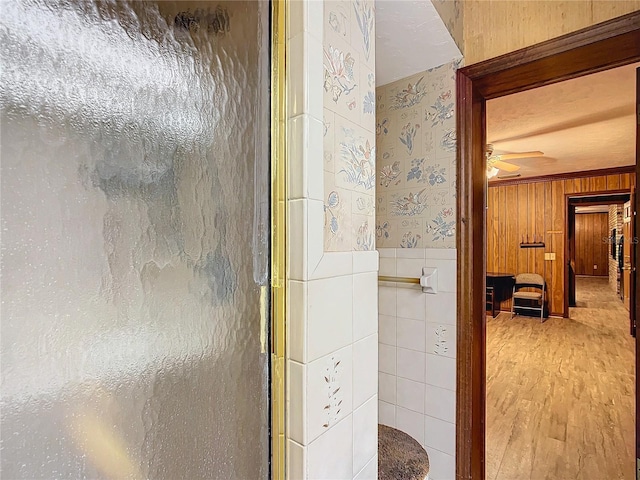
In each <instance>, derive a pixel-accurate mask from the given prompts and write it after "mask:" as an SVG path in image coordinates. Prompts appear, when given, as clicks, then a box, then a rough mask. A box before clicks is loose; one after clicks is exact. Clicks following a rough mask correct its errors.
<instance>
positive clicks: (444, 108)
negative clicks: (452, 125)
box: [425, 90, 454, 127]
mask: <svg viewBox="0 0 640 480" xmlns="http://www.w3.org/2000/svg"><path fill="white" fill-rule="evenodd" d="M450 100H451V90H449V91H447V92H443V93H442V94H440V95H439V96H438V98H437V99H436V102H435V103H434V104H433V105H431V107H429V108H430V110H427V112H426V114H425V120H426V121H430V122H432V124H431V126H432V127H435V126H436V125H442V124H443V123H444V122H445V121H446V120H448V119H450V118H453V115H454V108H453V106H454V102H453V101H450Z"/></svg>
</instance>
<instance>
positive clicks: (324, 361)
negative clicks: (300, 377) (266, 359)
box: [301, 345, 353, 445]
mask: <svg viewBox="0 0 640 480" xmlns="http://www.w3.org/2000/svg"><path fill="white" fill-rule="evenodd" d="M306 372H307V377H306V380H305V383H306V387H307V395H306V412H305V418H306V437H305V438H304V440H303V441H302V442H301V443H302V444H303V445H308V444H309V443H310V442H312V441H313V440H314V439H316V438H317V437H318V436H319V435H322V434H323V433H325V432H327V431H328V430H330V429H331V428H333V427H334V426H335V425H336V424H337V423H338V422H340V421H341V420H342V419H343V418H345V416H347V415H348V414H350V413H351V411H352V409H351V405H352V403H353V350H352V346H351V345H349V346H348V347H346V348H343V349H340V350H338V351H337V352H334V353H331V354H329V355H327V356H325V357H322V358H320V359H318V360H316V361H314V362H311V363H309V364H308V365H307V369H306Z"/></svg>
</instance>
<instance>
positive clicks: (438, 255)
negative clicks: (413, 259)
mask: <svg viewBox="0 0 640 480" xmlns="http://www.w3.org/2000/svg"><path fill="white" fill-rule="evenodd" d="M457 253H458V251H457V250H456V249H455V248H425V249H424V257H425V258H427V259H432V260H456V259H457Z"/></svg>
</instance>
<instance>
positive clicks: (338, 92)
mask: <svg viewBox="0 0 640 480" xmlns="http://www.w3.org/2000/svg"><path fill="white" fill-rule="evenodd" d="M322 8H323V17H324V18H323V21H324V23H323V24H324V25H325V28H323V39H322V44H323V67H324V69H323V72H322V75H323V76H322V78H321V80H322V81H323V92H322V93H323V96H322V97H323V106H324V109H325V117H326V118H327V121H326V123H325V125H324V128H325V135H326V138H325V141H324V142H323V143H324V152H323V156H324V158H325V164H324V166H325V170H324V178H325V189H326V190H325V201H324V202H323V203H324V212H325V226H324V240H325V242H324V245H325V249H326V251H346V250H372V249H374V248H375V240H376V228H375V225H376V224H375V207H376V204H375V196H374V195H373V194H374V189H375V186H376V173H377V172H376V166H375V165H376V162H375V155H376V152H375V134H374V132H375V127H376V123H375V113H376V109H377V108H379V103H378V101H377V98H376V91H375V73H374V71H375V64H374V44H375V7H374V1H373V0H350V1H348V2H324V4H323V7H322ZM318 20H319V19H315V20H314V21H318ZM329 122H330V123H329ZM327 131H328V132H329V133H327ZM329 135H331V137H330V138H329ZM326 159H329V160H328V161H327V160H326ZM391 162H392V161H390V162H388V163H391ZM338 192H339V194H340V196H339V197H338Z"/></svg>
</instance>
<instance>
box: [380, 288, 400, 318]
mask: <svg viewBox="0 0 640 480" xmlns="http://www.w3.org/2000/svg"><path fill="white" fill-rule="evenodd" d="M396 290H397V289H396V288H395V287H384V286H380V287H378V313H379V314H381V315H391V316H394V317H395V316H396V314H397V311H396V305H397V303H396V301H397V300H396Z"/></svg>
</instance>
